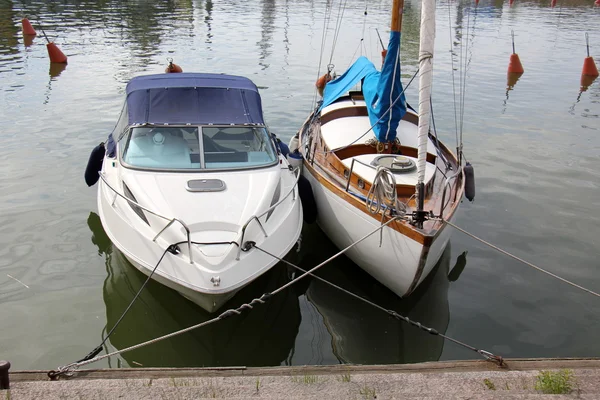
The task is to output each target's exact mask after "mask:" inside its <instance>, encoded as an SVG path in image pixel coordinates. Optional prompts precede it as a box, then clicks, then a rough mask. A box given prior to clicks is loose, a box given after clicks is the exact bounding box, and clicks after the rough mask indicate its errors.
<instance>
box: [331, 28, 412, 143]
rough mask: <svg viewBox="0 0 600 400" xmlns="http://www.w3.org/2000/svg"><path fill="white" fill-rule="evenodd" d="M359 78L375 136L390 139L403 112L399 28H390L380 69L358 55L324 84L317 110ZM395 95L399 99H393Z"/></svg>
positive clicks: (383, 139)
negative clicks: (322, 94) (350, 63)
mask: <svg viewBox="0 0 600 400" xmlns="http://www.w3.org/2000/svg"><path fill="white" fill-rule="evenodd" d="M360 81H362V92H363V94H364V96H365V102H366V104H367V110H368V114H369V121H370V122H371V125H372V126H373V131H374V132H375V137H376V138H377V140H378V141H380V142H384V143H385V142H390V141H393V140H394V139H396V129H397V128H398V123H399V122H400V120H401V119H402V117H403V116H404V114H405V113H406V98H405V97H404V92H403V90H402V81H401V75H400V32H393V31H392V32H390V40H389V44H388V51H387V55H386V57H385V61H384V63H383V67H382V68H381V72H379V71H377V69H376V68H375V66H374V65H373V63H372V62H371V61H369V59H367V58H366V57H359V58H358V60H356V62H354V64H352V66H351V67H350V68H349V69H348V70H347V71H346V72H345V73H344V74H343V75H342V76H340V77H339V78H337V79H335V80H333V81H331V82H329V83H327V85H325V93H324V96H323V104H321V107H320V108H319V111H321V110H322V109H323V108H325V107H327V106H328V105H330V104H331V103H333V102H334V101H336V100H337V99H338V98H340V97H341V96H343V95H344V94H345V93H347V92H348V91H349V90H350V89H351V88H352V87H353V86H355V85H356V84H357V83H358V82H360ZM398 96H400V99H399V100H398V101H396V99H397V98H398ZM394 101H396V102H395V103H394ZM392 104H394V105H393V106H392ZM390 107H391V108H390ZM388 110H389V111H388Z"/></svg>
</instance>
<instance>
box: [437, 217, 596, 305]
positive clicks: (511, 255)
mask: <svg viewBox="0 0 600 400" xmlns="http://www.w3.org/2000/svg"><path fill="white" fill-rule="evenodd" d="M443 221H444V222H445V223H447V224H448V225H450V226H451V227H453V228H454V229H456V230H458V231H461V232H462V233H464V234H465V235H467V236H470V237H472V238H473V239H475V240H477V241H479V242H481V243H483V244H485V245H486V246H489V247H491V248H492V249H494V250H497V251H499V252H500V253H502V254H504V255H507V256H509V257H510V258H512V259H514V260H517V261H519V262H522V263H523V264H525V265H527V266H530V267H531V268H534V269H536V270H538V271H540V272H543V273H545V274H547V275H550V276H551V277H553V278H556V279H558V280H559V281H562V282H564V283H567V284H569V285H571V286H573V287H576V288H577V289H581V290H583V291H584V292H587V293H589V294H592V295H594V296H596V297H600V294H598V293H596V292H594V291H593V290H590V289H586V288H584V287H583V286H580V285H578V284H576V283H573V282H571V281H569V280H567V279H565V278H562V277H560V276H558V275H556V274H553V273H552V272H550V271H546V270H545V269H543V268H541V267H538V266H537V265H535V264H532V263H530V262H529V261H525V260H523V259H522V258H519V257H517V256H515V255H514V254H511V253H509V252H508V251H506V250H502V249H501V248H500V247H498V246H495V245H493V244H491V243H490V242H486V241H485V240H483V239H481V238H479V237H477V236H475V235H473V234H472V233H469V232H467V231H465V230H464V229H462V228H461V227H459V226H457V225H454V224H453V223H452V222H450V221H447V220H443Z"/></svg>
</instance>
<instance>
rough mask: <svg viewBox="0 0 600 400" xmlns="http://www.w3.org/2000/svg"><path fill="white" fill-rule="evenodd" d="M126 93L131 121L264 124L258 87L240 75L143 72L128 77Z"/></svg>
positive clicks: (130, 123)
mask: <svg viewBox="0 0 600 400" xmlns="http://www.w3.org/2000/svg"><path fill="white" fill-rule="evenodd" d="M126 95H127V100H126V103H127V118H128V124H129V125H141V124H160V125H164V124H191V125H207V124H215V125H217V124H225V125H230V124H261V125H263V124H264V120H263V112H262V104H261V99H260V95H259V93H258V88H257V87H256V85H255V84H254V83H253V82H252V81H251V80H250V79H248V78H244V77H241V76H233V75H224V74H200V73H178V74H157V75H144V76H138V77H135V78H133V79H131V81H129V83H128V84H127V88H126Z"/></svg>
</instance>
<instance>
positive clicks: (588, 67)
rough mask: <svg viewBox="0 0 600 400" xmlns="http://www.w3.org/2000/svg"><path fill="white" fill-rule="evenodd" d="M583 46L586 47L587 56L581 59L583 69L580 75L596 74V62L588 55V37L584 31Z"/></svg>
mask: <svg viewBox="0 0 600 400" xmlns="http://www.w3.org/2000/svg"><path fill="white" fill-rule="evenodd" d="M585 46H586V48H587V57H586V58H585V59H584V60H583V70H582V71H581V75H588V76H598V68H596V63H595V62H594V59H593V58H592V57H590V38H589V36H588V34H587V32H586V33H585Z"/></svg>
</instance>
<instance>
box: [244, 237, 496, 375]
mask: <svg viewBox="0 0 600 400" xmlns="http://www.w3.org/2000/svg"><path fill="white" fill-rule="evenodd" d="M254 248H255V249H258V250H260V251H262V252H263V253H265V254H267V255H269V256H271V257H273V258H275V259H276V260H278V261H280V262H282V263H284V264H287V265H289V266H291V267H293V268H296V269H298V270H300V271H302V272H304V273H305V274H304V275H303V276H305V275H307V274H309V275H310V276H311V277H313V278H314V279H317V280H319V281H321V282H323V283H325V284H327V285H329V286H331V287H333V288H336V289H338V290H340V291H342V292H344V293H346V294H348V295H350V296H352V297H354V298H355V299H358V300H360V301H362V302H364V303H366V304H368V305H370V306H372V307H375V308H377V309H379V310H381V311H383V312H386V313H388V314H389V315H390V316H392V317H394V318H395V319H397V320H400V321H404V322H406V323H408V324H409V325H412V326H415V327H417V328H419V329H421V330H423V331H425V332H427V333H429V334H431V335H434V336H439V337H441V338H443V339H445V340H448V341H450V342H453V343H455V344H458V345H459V346H463V347H465V348H467V349H469V350H472V351H474V352H476V353H478V354H479V355H481V356H483V357H484V358H485V359H486V360H489V361H493V362H495V363H497V364H498V365H499V366H501V367H502V366H504V360H503V358H502V357H501V356H498V355H495V354H492V353H490V352H489V351H486V350H482V349H477V348H476V347H473V346H471V345H468V344H466V343H464V342H461V341H460V340H457V339H454V338H452V337H450V336H447V335H445V334H443V333H440V332H438V331H437V330H436V329H434V328H429V327H427V326H425V325H423V324H421V323H420V322H417V321H413V320H411V319H410V318H408V317H406V316H404V315H401V314H398V313H397V312H396V311H394V310H390V309H387V308H385V307H382V306H380V305H379V304H377V303H374V302H372V301H371V300H368V299H366V298H364V297H361V296H359V295H357V294H356V293H352V292H351V291H349V290H347V289H344V288H343V287H341V286H338V285H336V284H334V283H332V282H329V281H328V280H326V279H324V278H321V277H320V276H318V275H314V274H312V273H311V272H310V271H308V272H307V271H306V270H305V269H303V268H301V267H299V266H297V265H295V264H293V263H291V262H289V261H287V260H284V259H283V258H281V257H277V256H276V255H275V254H272V253H270V252H268V251H266V250H264V249H262V248H260V247H258V246H256V245H254ZM311 271H312V270H311Z"/></svg>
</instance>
